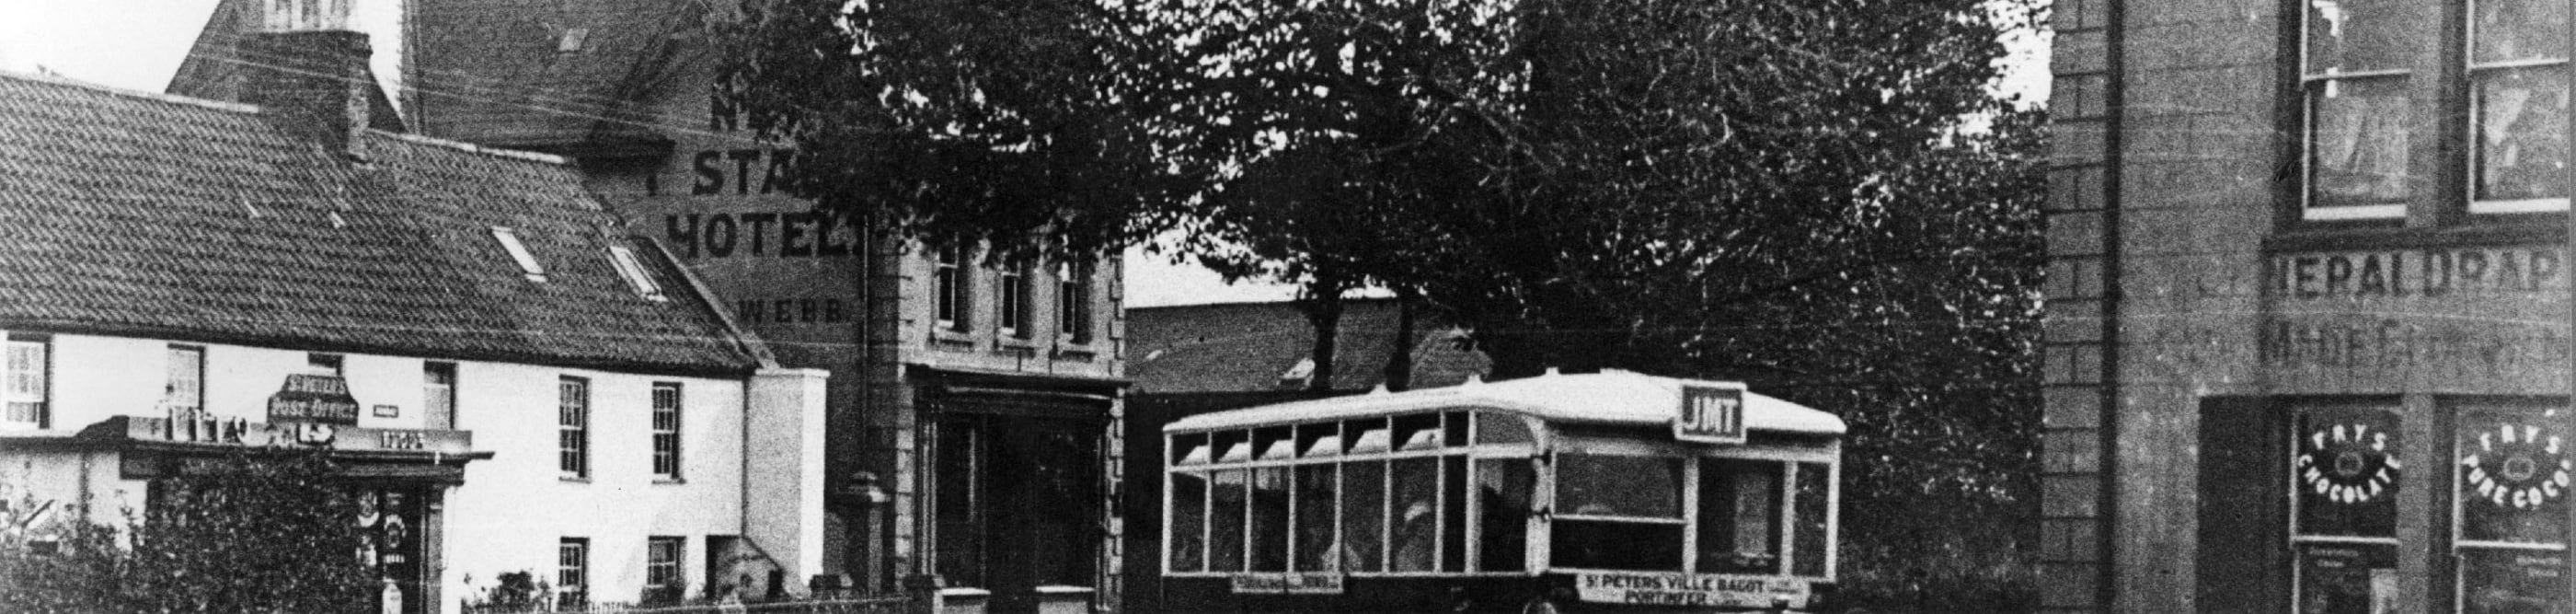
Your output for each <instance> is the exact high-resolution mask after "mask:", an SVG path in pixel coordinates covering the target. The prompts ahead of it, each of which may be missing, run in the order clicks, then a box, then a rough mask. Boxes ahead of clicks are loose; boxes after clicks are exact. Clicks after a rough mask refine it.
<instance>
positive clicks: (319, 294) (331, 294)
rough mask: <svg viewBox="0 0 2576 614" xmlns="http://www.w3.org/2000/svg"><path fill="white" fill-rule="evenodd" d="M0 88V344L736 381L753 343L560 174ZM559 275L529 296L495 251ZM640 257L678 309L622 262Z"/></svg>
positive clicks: (468, 155)
mask: <svg viewBox="0 0 2576 614" xmlns="http://www.w3.org/2000/svg"><path fill="white" fill-rule="evenodd" d="M361 145H362V147H363V150H364V153H365V155H366V157H367V159H366V160H365V161H364V162H353V161H351V160H349V159H348V158H346V157H344V156H343V155H341V154H340V153H339V152H338V151H336V150H326V149H325V148H324V147H321V146H319V145H316V144H314V143H311V142H307V141H302V140H298V139H297V138H296V137H294V136H291V133H289V132H287V131H285V130H283V129H281V128H280V127H279V126H278V125H276V122H275V121H274V118H270V117H264V116H263V115H262V113H261V112H260V111H259V110H257V109H256V108H255V107H249V106H244V105H236V104H228V103H216V102H207V101H200V100H193V99H185V98H179V97H175V96H167V95H159V94H145V93H137V92H125V91H118V90H110V89H106V88H101V87H96V86H90V85H85V84H78V83H72V82H67V81H62V80H57V79H50V78H41V77H32V76H25V75H12V74H6V73H0V328H6V329H11V330H39V331H53V332H64V333H86V334H112V335H127V336H148V337H154V338H166V339H173V340H203V341H206V342H221V343H240V344H246V345H263V346H272V347H288V348H310V349H314V350H317V351H348V352H366V353H382V354H391V355H404V356H424V357H450V358H459V359H472V360H494V361H506V362H521V363H531V364H549V365H561V366H580V367H590V368H602V369H618V370H628V371H670V372H687V373H715V372H722V373H736V372H743V371H747V370H749V369H752V368H756V367H758V366H759V365H760V364H761V357H760V353H761V352H762V350H761V349H760V347H759V346H758V345H757V342H756V341H752V340H750V339H748V338H746V337H743V336H740V335H738V334H737V333H735V332H733V331H732V329H731V327H730V325H729V323H728V322H727V321H726V320H725V316H724V315H723V314H722V312H721V311H719V310H718V308H717V307H716V306H715V305H714V304H713V303H712V302H710V301H708V300H707V299H706V297H705V296H704V295H703V294H701V293H698V292H695V291H693V290H692V289H693V287H694V284H693V283H692V280H689V279H688V278H687V277H686V273H684V272H683V271H682V270H681V269H680V268H678V267H677V266H676V265H675V264H674V263H672V262H671V261H670V260H669V259H668V258H667V257H666V256H664V255H663V254H661V252H660V251H659V250H657V249H652V248H651V245H650V244H648V243H643V242H641V240H639V239H635V238H631V236H630V233H629V232H628V230H627V229H626V228H625V226H624V224H623V222H621V221H620V220H619V219H618V218H616V217H615V216H613V215H611V214H609V213H608V212H607V211H605V210H604V208H603V206H602V205H601V204H600V203H599V201H597V200H596V199H595V198H593V197H592V196H591V195H590V194H589V193H588V192H587V191H585V190H584V189H583V187H582V182H581V176H580V175H579V173H578V171H577V169H574V168H571V167H568V166H566V165H564V164H563V163H562V162H561V161H560V160H559V159H555V158H553V157H551V156H543V155H537V154H525V153H515V152H503V151H495V150H485V149H480V148H476V147H473V146H469V145H463V144H458V143H451V142H445V141H437V140H433V139H427V138H423V137H415V136H408V135H399V134H392V133H385V132H377V131H370V132H368V133H366V134H365V135H364V137H363V141H362V143H361ZM494 227H507V228H510V229H512V230H513V231H514V232H515V234H516V235H517V236H518V237H520V238H521V239H522V240H523V241H524V243H525V244H526V246H527V248H528V250H529V251H530V252H532V253H533V255H534V256H535V258H536V259H537V260H538V261H539V262H540V263H541V264H542V265H543V266H544V267H545V268H546V273H547V275H546V280H545V281H543V282H538V281H532V280H530V279H528V278H527V277H526V276H525V275H524V273H523V272H522V271H521V270H520V267H519V266H518V265H517V264H516V263H515V262H514V261H513V260H512V258H511V256H510V255H509V254H508V253H506V252H505V251H504V248H503V247H502V246H501V245H500V242H499V241H498V240H496V239H495V238H494V237H493V232H492V229H493V228H494ZM610 246H630V247H633V248H636V249H637V250H638V252H639V253H638V255H639V256H642V257H643V261H644V262H645V268H646V269H649V270H650V272H651V274H652V275H653V276H654V277H655V279H656V281H657V282H658V283H659V285H660V286H661V288H662V289H663V291H664V292H665V293H667V295H668V297H669V299H668V300H666V301H653V300H648V299H646V298H644V297H642V296H640V295H639V294H638V292H637V291H636V290H635V289H634V288H633V287H632V286H630V285H629V284H628V282H627V281H626V280H625V278H624V277H621V276H620V274H619V273H618V272H617V268H616V265H614V264H612V261H611V256H610V252H609V249H608V248H609V247H610Z"/></svg>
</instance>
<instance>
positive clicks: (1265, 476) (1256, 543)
mask: <svg viewBox="0 0 2576 614" xmlns="http://www.w3.org/2000/svg"><path fill="white" fill-rule="evenodd" d="M1287 570H1288V468H1286V467H1265V468H1261V469H1254V470H1252V571H1287Z"/></svg>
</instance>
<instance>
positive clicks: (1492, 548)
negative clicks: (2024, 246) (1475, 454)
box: [1476, 458, 1532, 571]
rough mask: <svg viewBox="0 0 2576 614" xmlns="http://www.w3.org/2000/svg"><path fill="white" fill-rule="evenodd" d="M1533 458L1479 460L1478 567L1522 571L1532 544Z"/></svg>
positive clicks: (1477, 497)
mask: <svg viewBox="0 0 2576 614" xmlns="http://www.w3.org/2000/svg"><path fill="white" fill-rule="evenodd" d="M1531 475H1532V474H1531V471H1530V461H1529V459H1526V458H1480V459H1476V522H1477V528H1476V569H1477V570H1479V571H1520V570H1521V569H1523V568H1524V567H1523V566H1524V565H1525V563H1526V559H1525V556H1526V555H1525V554H1523V553H1524V552H1526V551H1527V550H1528V546H1529V500H1530V482H1531V481H1532V480H1531V479H1530V476H1531Z"/></svg>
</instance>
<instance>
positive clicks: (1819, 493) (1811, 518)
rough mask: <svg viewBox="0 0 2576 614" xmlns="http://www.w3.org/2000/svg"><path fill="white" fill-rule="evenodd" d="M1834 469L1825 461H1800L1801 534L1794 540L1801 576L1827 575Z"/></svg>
mask: <svg viewBox="0 0 2576 614" xmlns="http://www.w3.org/2000/svg"><path fill="white" fill-rule="evenodd" d="M1833 479H1834V476H1833V469H1832V467H1831V466H1828V465H1825V464H1822V463H1799V464H1798V501H1797V503H1796V505H1797V506H1798V534H1797V535H1796V536H1795V537H1793V538H1792V539H1791V540H1790V542H1789V543H1790V547H1791V548H1792V549H1793V550H1792V554H1795V555H1796V556H1794V557H1792V559H1791V560H1792V561H1795V563H1796V565H1797V569H1795V570H1794V571H1795V573H1797V574H1798V575H1801V576H1822V575H1825V553H1826V552H1827V550H1826V549H1827V548H1828V547H1830V546H1832V544H1827V543H1825V520H1826V518H1825V515H1826V514H1827V513H1828V510H1827V509H1826V505H1827V503H1826V502H1827V499H1828V497H1829V495H1831V494H1832V492H1833V486H1834V482H1833Z"/></svg>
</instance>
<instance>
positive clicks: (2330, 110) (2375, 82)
mask: <svg viewBox="0 0 2576 614" xmlns="http://www.w3.org/2000/svg"><path fill="white" fill-rule="evenodd" d="M2308 87H2309V96H2308V109H2309V113H2310V114H2311V116H2310V118H2309V121H2310V123H2311V124H2312V130H2313V132H2312V133H2311V134H2309V138H2308V163H2309V169H2308V172H2309V180H2310V181H2311V182H2313V183H2312V186H2311V188H2310V205H2312V206H2316V207H2342V206H2358V205H2386V204H2403V203H2404V202H2405V201H2406V152H2407V139H2408V136H2409V134H2408V131H2409V129H2410V126H2411V124H2410V122H2411V121H2412V118H2411V116H2410V115H2409V114H2408V112H2407V111H2408V105H2407V99H2406V79H2405V78H2403V77H2385V78H2374V79H2336V80H2332V81H2322V82H2318V83H2312V84H2309V86H2308Z"/></svg>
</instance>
